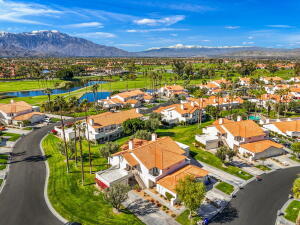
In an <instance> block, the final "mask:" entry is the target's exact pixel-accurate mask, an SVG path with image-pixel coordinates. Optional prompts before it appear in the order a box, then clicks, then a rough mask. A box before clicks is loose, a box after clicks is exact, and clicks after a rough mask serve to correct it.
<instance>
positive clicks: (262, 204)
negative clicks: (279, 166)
mask: <svg viewBox="0 0 300 225" xmlns="http://www.w3.org/2000/svg"><path fill="white" fill-rule="evenodd" d="M299 173H300V167H292V168H288V169H284V170H278V171H275V172H272V173H270V174H266V175H263V176H262V181H253V182H251V183H249V184H247V185H246V186H245V188H244V189H242V190H240V191H239V192H238V193H237V197H236V198H234V199H233V200H232V201H231V203H230V204H229V205H228V207H227V208H226V209H225V210H224V212H223V213H221V214H220V215H219V216H217V217H216V218H215V220H214V222H212V223H211V224H214V225H217V224H230V225H257V224H263V225H274V224H275V221H276V217H277V211H278V210H279V209H281V207H282V206H283V205H284V203H285V202H286V201H287V200H288V194H290V193H291V188H292V183H293V181H294V179H295V178H296V177H297V174H299Z"/></svg>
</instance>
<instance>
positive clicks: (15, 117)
mask: <svg viewBox="0 0 300 225" xmlns="http://www.w3.org/2000/svg"><path fill="white" fill-rule="evenodd" d="M38 111H39V107H34V106H31V105H30V104H28V103H27V102H24V101H18V102H15V101H14V100H11V102H10V103H7V104H5V103H0V121H1V122H2V123H4V124H14V125H19V124H20V123H22V122H23V121H25V120H27V121H29V122H30V123H37V122H40V121H42V120H43V119H44V118H45V115H44V114H43V113H40V112H38Z"/></svg>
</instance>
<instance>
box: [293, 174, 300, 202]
mask: <svg viewBox="0 0 300 225" xmlns="http://www.w3.org/2000/svg"><path fill="white" fill-rule="evenodd" d="M292 190H293V194H294V197H295V198H300V178H297V179H296V180H295V181H294V183H293V189H292Z"/></svg>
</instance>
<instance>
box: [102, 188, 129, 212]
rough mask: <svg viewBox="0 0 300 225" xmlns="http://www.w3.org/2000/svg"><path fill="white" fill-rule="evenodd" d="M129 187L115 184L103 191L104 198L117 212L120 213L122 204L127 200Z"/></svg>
mask: <svg viewBox="0 0 300 225" xmlns="http://www.w3.org/2000/svg"><path fill="white" fill-rule="evenodd" d="M129 190H130V187H129V186H128V185H124V184H122V183H117V184H114V185H112V186H111V187H109V188H107V189H106V190H105V191H104V198H105V200H106V201H107V202H109V203H110V204H111V205H112V206H113V207H114V208H115V209H116V210H117V211H120V208H121V206H122V202H124V201H125V200H126V199H127V198H128V191H129Z"/></svg>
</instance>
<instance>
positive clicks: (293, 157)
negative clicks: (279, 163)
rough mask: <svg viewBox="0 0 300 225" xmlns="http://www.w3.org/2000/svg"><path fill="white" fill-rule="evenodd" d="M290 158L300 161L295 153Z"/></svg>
mask: <svg viewBox="0 0 300 225" xmlns="http://www.w3.org/2000/svg"><path fill="white" fill-rule="evenodd" d="M290 159H292V160H294V161H296V162H299V163H300V159H299V158H298V157H297V156H296V155H292V156H291V157H290Z"/></svg>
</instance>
